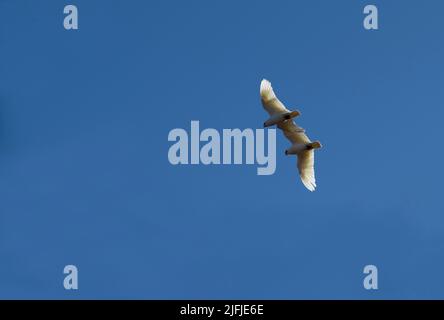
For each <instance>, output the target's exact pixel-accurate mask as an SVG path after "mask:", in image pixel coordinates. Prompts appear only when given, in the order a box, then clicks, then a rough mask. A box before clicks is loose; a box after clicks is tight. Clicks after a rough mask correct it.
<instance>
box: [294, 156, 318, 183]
mask: <svg viewBox="0 0 444 320" xmlns="http://www.w3.org/2000/svg"><path fill="white" fill-rule="evenodd" d="M298 170H299V176H300V177H301V180H302V183H303V184H304V186H305V187H306V188H307V189H308V190H310V191H314V190H315V188H316V179H315V171H314V150H307V151H304V152H301V153H300V154H299V155H298Z"/></svg>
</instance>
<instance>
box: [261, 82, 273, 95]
mask: <svg viewBox="0 0 444 320" xmlns="http://www.w3.org/2000/svg"><path fill="white" fill-rule="evenodd" d="M272 90H273V89H272V88H271V82H270V81H268V80H267V79H262V81H261V88H260V92H261V95H264V96H265V95H268V94H269V93H270V92H271V91H272Z"/></svg>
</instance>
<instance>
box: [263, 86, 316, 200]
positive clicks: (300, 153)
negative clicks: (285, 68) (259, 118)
mask: <svg viewBox="0 0 444 320" xmlns="http://www.w3.org/2000/svg"><path fill="white" fill-rule="evenodd" d="M260 94H261V100H262V105H263V107H264V109H265V110H266V111H267V112H268V113H269V114H270V119H268V120H267V121H265V123H264V126H265V127H269V126H272V125H275V124H276V125H277V127H278V128H279V129H281V130H282V131H283V132H284V135H285V137H287V139H288V140H290V142H291V143H292V146H291V147H290V148H288V149H287V150H285V154H286V155H290V154H295V155H297V157H298V170H299V175H300V177H301V180H302V183H303V184H304V186H305V187H306V188H307V189H308V190H310V191H314V190H315V188H316V179H315V172H314V150H315V149H319V148H321V147H322V145H321V143H320V142H319V141H315V142H311V140H310V139H309V138H308V136H307V135H306V134H305V130H304V129H303V128H301V127H299V126H298V125H297V124H296V123H294V121H293V120H292V118H295V117H297V116H299V115H300V112H299V111H289V110H288V109H287V108H286V107H285V106H284V104H283V103H282V102H281V101H279V99H278V98H277V97H276V95H275V93H274V91H273V88H272V87H271V83H270V82H269V81H268V80H265V79H263V80H262V82H261V88H260Z"/></svg>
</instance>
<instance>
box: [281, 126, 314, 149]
mask: <svg viewBox="0 0 444 320" xmlns="http://www.w3.org/2000/svg"><path fill="white" fill-rule="evenodd" d="M278 128H279V129H281V130H282V131H283V132H284V135H285V136H286V137H287V139H288V140H290V142H291V143H292V144H295V143H297V144H307V143H310V142H311V141H310V139H309V138H308V136H307V135H306V134H305V130H304V129H303V128H301V127H299V126H298V125H297V124H296V123H294V121H293V120H287V121H284V122H281V123H279V124H278Z"/></svg>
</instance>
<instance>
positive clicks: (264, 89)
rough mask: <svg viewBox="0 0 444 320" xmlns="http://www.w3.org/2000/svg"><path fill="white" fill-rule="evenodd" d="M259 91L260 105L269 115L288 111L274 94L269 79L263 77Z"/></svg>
mask: <svg viewBox="0 0 444 320" xmlns="http://www.w3.org/2000/svg"><path fill="white" fill-rule="evenodd" d="M260 93H261V100H262V105H263V107H264V109H265V110H266V111H267V112H268V113H269V114H270V116H272V115H275V114H280V113H286V112H290V111H289V110H288V109H287V108H285V106H284V104H283V103H282V102H280V101H279V99H278V98H277V97H276V95H275V94H274V91H273V88H272V87H271V83H270V81H268V80H265V79H263V80H262V82H261V90H260Z"/></svg>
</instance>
